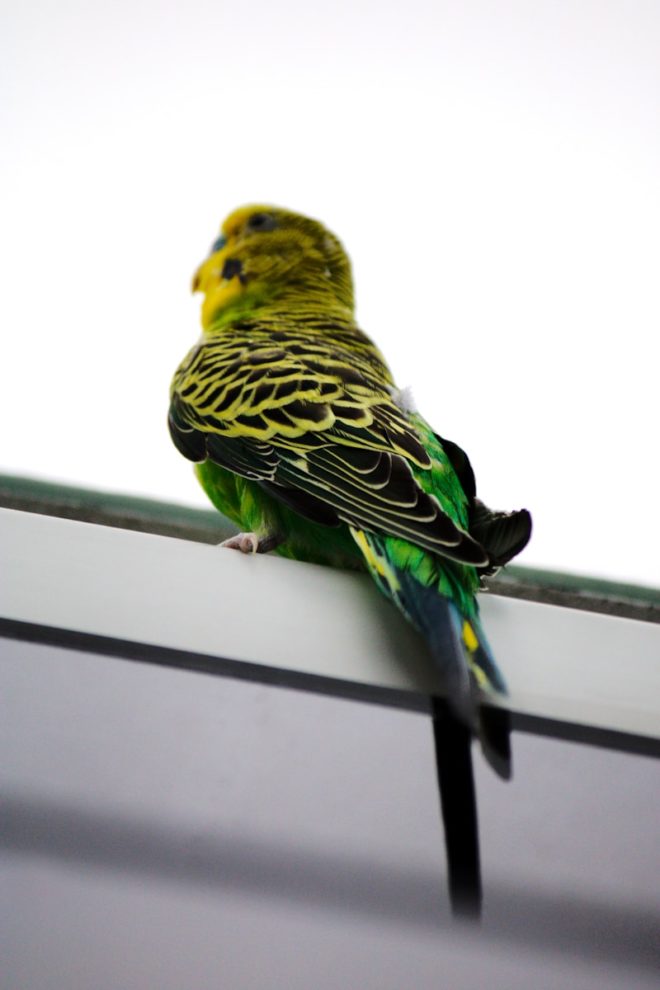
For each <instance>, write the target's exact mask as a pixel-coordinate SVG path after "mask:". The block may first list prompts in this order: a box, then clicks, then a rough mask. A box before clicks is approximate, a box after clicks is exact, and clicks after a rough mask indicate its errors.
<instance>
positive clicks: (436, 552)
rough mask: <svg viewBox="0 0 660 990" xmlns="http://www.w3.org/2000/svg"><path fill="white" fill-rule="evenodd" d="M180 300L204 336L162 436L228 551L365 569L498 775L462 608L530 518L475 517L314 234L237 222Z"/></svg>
mask: <svg viewBox="0 0 660 990" xmlns="http://www.w3.org/2000/svg"><path fill="white" fill-rule="evenodd" d="M193 288H194V289H195V290H198V291H200V292H201V293H203V296H204V299H203V305H202V327H203V332H202V336H201V339H200V340H199V342H198V343H197V344H196V345H195V346H194V347H193V349H192V350H191V351H190V352H189V354H188V355H187V357H186V358H185V359H184V361H183V362H182V363H181V365H180V366H179V368H178V369H177V372H176V374H175V376H174V381H173V383H172V388H171V406H170V414H169V425H170V431H171V435H172V438H173V440H174V443H175V444H176V446H177V448H178V449H179V450H180V451H181V453H182V454H184V456H185V457H187V458H189V459H190V460H191V461H194V462H196V471H197V475H198V478H199V480H200V482H201V484H202V485H203V487H204V489H205V491H206V492H207V494H208V495H209V497H210V499H211V501H212V502H213V503H214V505H216V506H217V508H218V509H220V510H221V511H222V512H223V513H224V514H225V515H226V516H227V517H229V519H231V520H233V521H234V522H235V523H236V524H237V526H238V527H239V528H240V529H241V530H242V531H243V532H242V533H241V534H240V535H239V536H237V537H234V538H233V539H231V540H229V541H227V545H229V546H231V547H235V548H238V549H240V550H244V551H259V552H264V551H267V550H276V551H277V552H278V553H280V554H284V555H286V556H287V557H293V558H297V559H300V560H306V561H313V562H317V563H324V564H331V565H335V566H340V567H352V568H364V567H366V569H367V570H368V571H369V572H370V574H371V576H372V577H373V579H374V580H375V582H376V584H377V585H378V587H379V588H380V590H381V591H382V592H383V593H384V594H385V595H387V596H388V598H390V599H391V600H392V601H393V602H394V603H395V605H396V606H397V607H398V608H399V609H400V610H401V611H402V612H403V614H404V615H405V616H406V618H407V619H408V620H409V621H410V622H412V623H413V625H414V626H416V627H417V629H418V630H419V631H420V632H421V633H422V634H423V635H424V636H425V637H426V639H427V641H428V643H429V645H430V648H431V652H432V654H433V656H434V658H435V660H436V662H437V664H438V665H439V668H440V671H441V673H442V676H443V680H444V685H445V689H446V693H447V696H448V698H449V701H450V704H451V706H452V707H453V710H454V711H455V712H456V713H457V714H458V716H459V717H460V718H461V719H462V720H463V721H464V722H466V723H467V724H468V725H469V726H470V727H471V728H472V729H473V731H475V732H477V733H478V734H479V735H480V736H481V738H482V742H484V748H485V751H486V752H487V755H489V756H490V758H491V761H492V762H493V763H494V765H495V766H496V768H497V769H498V770H499V772H500V773H502V774H503V775H504V776H506V775H507V774H508V757H507V755H506V754H501V753H500V754H497V753H493V752H490V754H489V753H488V750H489V748H490V749H491V750H492V749H493V747H489V744H488V740H487V739H485V736H486V735H487V733H486V732H485V731H484V726H483V719H482V718H481V711H482V709H481V705H480V700H481V699H482V698H483V697H487V696H488V695H489V694H497V693H502V692H504V691H505V685H504V681H503V678H502V676H501V674H500V672H499V671H498V668H497V666H496V664H495V662H494V660H493V657H492V654H491V651H490V649H489V647H488V644H487V641H486V638H485V636H484V632H483V629H482V627H481V623H480V621H479V615H478V607H477V602H476V597H475V596H476V592H477V590H478V588H479V585H480V579H481V577H482V576H483V575H487V574H489V573H492V572H493V571H494V570H495V569H496V568H497V567H499V566H500V565H502V564H504V563H506V562H507V561H508V560H510V559H511V557H512V556H514V554H516V553H517V552H518V551H519V550H521V549H522V548H523V547H524V545H525V544H526V543H527V540H528V539H529V534H530V529H531V519H530V516H529V513H528V512H527V511H526V510H520V511H518V512H513V513H503V512H492V511H491V510H489V509H487V508H486V506H485V505H484V504H483V503H482V502H480V501H479V500H478V499H477V498H476V491H475V482H474V475H473V473H472V469H471V467H470V462H469V460H468V458H467V457H466V455H465V454H464V453H463V451H462V450H461V449H460V448H459V447H458V446H457V445H456V444H454V443H451V442H450V441H448V440H445V439H443V438H442V437H440V436H439V435H438V434H436V433H435V432H434V431H433V429H432V428H431V427H430V426H429V425H428V423H427V422H426V421H425V420H424V419H423V418H422V416H420V415H419V414H418V413H417V412H416V411H414V409H413V408H412V406H411V404H410V403H409V401H408V400H407V397H406V395H405V393H402V392H400V391H399V390H398V389H397V387H396V385H395V383H394V380H393V378H392V375H391V373H390V371H389V369H388V367H387V364H386V363H385V359H384V358H383V356H382V354H381V353H380V351H379V350H378V349H377V347H376V346H375V345H374V344H373V342H372V341H371V340H370V339H369V337H367V335H366V334H365V333H363V331H362V330H360V328H359V327H358V326H357V324H356V322H355V317H354V305H353V283H352V277H351V268H350V263H349V260H348V257H347V255H346V253H345V251H344V249H343V248H342V245H341V244H340V242H339V240H338V239H337V238H336V237H335V236H334V235H333V234H332V233H330V232H329V231H328V230H326V228H325V227H324V226H322V224H320V223H319V222H317V221H316V220H312V219H309V218H307V217H304V216H301V215H298V214H295V213H292V212H289V211H288V210H284V209H279V208H275V207H271V206H248V207H243V208H241V209H238V210H236V211H235V212H234V213H232V214H231V216H230V217H229V218H228V219H227V220H226V221H225V223H224V224H223V226H222V231H221V235H220V237H218V239H217V240H216V241H215V243H214V244H213V246H212V248H211V251H210V254H209V256H208V258H207V259H206V261H204V262H203V264H202V265H201V267H200V268H199V270H198V271H197V273H196V275H195V278H194V282H193ZM494 748H495V749H497V746H496V745H495V747H494Z"/></svg>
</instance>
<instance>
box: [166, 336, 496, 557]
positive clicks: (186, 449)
mask: <svg viewBox="0 0 660 990" xmlns="http://www.w3.org/2000/svg"><path fill="white" fill-rule="evenodd" d="M169 422H170V430H171V433H172V437H173V439H174V442H175V444H176V445H177V447H178V448H179V450H180V451H181V453H183V454H184V455H185V456H186V457H188V458H189V459H190V460H193V461H203V460H205V459H206V458H210V459H211V460H212V461H215V462H216V463H218V464H220V465H222V466H223V467H225V468H227V469H228V470H230V471H233V472H235V473H236V474H239V475H242V476H243V477H246V478H251V479H254V480H256V481H258V482H260V483H261V484H262V485H263V486H264V487H265V488H267V490H268V491H269V492H271V493H272V494H274V495H276V496H277V497H278V498H280V499H281V500H282V501H283V502H285V503H287V504H288V505H290V506H291V507H292V508H294V509H295V510H296V511H299V512H301V514H303V515H306V516H308V517H309V518H313V519H316V521H318V522H323V523H325V524H326V525H331V524H332V523H333V522H335V523H336V522H338V521H343V522H346V523H348V524H349V525H353V526H356V527H358V528H361V529H367V530H373V531H379V532H385V533H388V534H390V535H392V536H397V537H401V538H403V539H407V540H410V541H411V542H413V543H416V544H418V545H419V546H421V547H424V548H425V549H427V550H430V551H432V552H434V553H442V554H444V555H445V556H448V557H451V558H453V559H454V560H457V561H460V562H463V563H468V564H473V565H475V566H484V565H486V564H487V563H488V555H487V554H486V553H485V551H484V550H483V548H482V547H481V546H480V544H479V543H477V542H476V540H474V539H473V538H472V537H471V536H470V535H469V534H468V533H467V532H465V531H464V530H463V529H462V528H461V527H460V526H459V525H458V524H457V523H456V522H455V521H454V520H453V519H452V518H450V516H449V515H448V514H447V513H446V512H445V511H443V509H442V507H441V505H440V502H439V501H438V499H437V498H436V497H435V495H433V494H432V493H428V492H426V491H424V490H423V488H422V486H421V485H420V484H419V482H418V481H417V479H416V477H415V474H414V473H413V469H416V470H418V471H422V472H423V471H424V470H429V469H430V468H431V460H430V458H429V455H428V453H427V451H426V450H425V448H424V446H423V445H422V443H421V442H420V440H419V437H418V435H417V433H416V431H415V429H414V427H413V425H412V424H411V423H410V422H409V420H408V418H407V417H406V415H405V413H403V412H402V410H401V409H399V407H398V406H397V405H396V403H395V402H394V401H393V399H392V395H391V391H390V389H389V388H388V385H387V383H386V382H384V381H383V376H382V367H381V366H380V363H379V361H378V359H377V357H376V358H375V359H374V360H370V357H369V354H368V351H366V350H365V353H362V354H359V353H358V354H353V353H352V352H348V351H344V350H342V349H339V348H329V347H328V346H327V344H324V342H323V341H317V340H315V339H312V340H311V341H310V340H309V339H308V338H306V337H305V336H304V335H301V334H296V333H295V332H293V331H292V332H288V333H286V332H280V333H277V334H275V333H269V334H268V335H266V334H261V335H259V334H257V333H256V332H255V330H254V328H253V327H249V326H248V327H247V329H246V330H244V331H243V332H240V331H237V330H236V329H234V332H232V334H231V337H227V338H226V339H223V338H222V337H219V338H213V339H210V340H206V341H204V342H203V343H202V344H200V345H198V347H196V348H194V349H193V351H191V353H190V354H189V355H188V357H187V359H186V360H185V361H184V362H183V364H182V365H181V366H180V368H179V370H178V372H177V374H176V376H175V379H174V383H173V388H172V401H171V406H170V416H169ZM436 467H437V463H436ZM447 467H448V469H449V470H452V469H451V467H450V463H449V460H447Z"/></svg>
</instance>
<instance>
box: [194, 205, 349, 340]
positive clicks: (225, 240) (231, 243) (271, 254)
mask: <svg viewBox="0 0 660 990" xmlns="http://www.w3.org/2000/svg"><path fill="white" fill-rule="evenodd" d="M192 287H193V292H203V293H204V302H203V304H202V325H203V326H204V328H205V329H207V328H209V327H210V326H211V325H215V324H216V323H221V322H224V321H223V316H225V314H226V316H227V317H231V318H233V317H234V316H237V315H239V314H241V313H243V312H249V311H254V310H255V309H256V308H259V307H262V306H266V307H270V308H276V307H277V306H278V305H282V306H283V307H286V309H287V310H292V309H294V308H298V307H302V308H305V307H308V308H312V307H314V306H318V305H322V306H323V309H324V311H328V310H330V311H332V310H333V309H337V310H341V311H342V315H343V316H346V315H351V314H352V311H353V281H352V277H351V266H350V262H349V260H348V257H347V256H346V252H345V251H344V249H343V247H342V246H341V244H340V242H339V241H338V239H337V238H336V237H335V235H334V234H331V233H330V231H328V230H326V229H325V227H324V226H323V225H322V224H320V223H319V222H318V221H317V220H311V219H309V218H308V217H304V216H301V215H300V214H297V213H291V212H289V211H288V210H283V209H280V208H278V207H274V206H243V207H241V208H240V209H238V210H235V211H234V213H232V214H231V215H230V216H229V217H228V218H227V219H226V220H225V222H224V223H223V225H222V228H221V233H220V236H219V237H218V239H217V240H216V241H215V242H214V243H213V245H212V247H211V251H210V254H209V256H208V258H207V259H206V261H204V262H203V263H202V264H201V265H200V267H199V268H198V269H197V271H196V273H195V276H194V278H193V285H192Z"/></svg>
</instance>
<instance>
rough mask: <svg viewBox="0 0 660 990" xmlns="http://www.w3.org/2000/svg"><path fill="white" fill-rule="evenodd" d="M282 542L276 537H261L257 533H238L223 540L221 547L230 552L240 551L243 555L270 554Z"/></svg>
mask: <svg viewBox="0 0 660 990" xmlns="http://www.w3.org/2000/svg"><path fill="white" fill-rule="evenodd" d="M279 542H280V541H279V540H278V539H277V537H275V536H259V535H258V534H257V533H237V534H236V536H230V537H229V539H228V540H223V542H222V543H221V544H220V546H221V547H226V548H227V549H228V550H240V551H241V553H268V551H269V550H273V549H274V548H275V547H276V546H277V544H278V543H279Z"/></svg>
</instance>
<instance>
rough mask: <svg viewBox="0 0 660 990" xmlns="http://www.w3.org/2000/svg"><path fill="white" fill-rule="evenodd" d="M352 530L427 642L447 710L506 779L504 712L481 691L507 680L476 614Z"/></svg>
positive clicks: (378, 577)
mask: <svg viewBox="0 0 660 990" xmlns="http://www.w3.org/2000/svg"><path fill="white" fill-rule="evenodd" d="M352 532H353V537H354V539H355V541H356V543H357V544H358V546H359V547H360V549H361V550H362V553H363V554H364V558H365V561H366V563H367V565H368V567H369V570H370V571H371V574H372V576H373V578H374V579H375V581H376V583H377V585H378V586H379V588H380V589H381V591H382V592H383V593H384V594H385V595H387V597H388V598H391V599H392V600H393V601H394V602H395V603H396V604H397V605H398V607H399V608H400V609H401V611H402V612H403V613H404V615H406V616H407V618H408V619H409V620H410V621H411V622H412V624H413V625H414V626H416V627H417V629H419V631H420V632H421V633H422V634H423V635H424V637H425V638H426V640H427V641H428V643H429V646H430V648H431V653H432V654H433V657H434V659H435V661H436V663H437V665H438V667H439V669H440V673H441V675H442V679H443V684H444V687H445V692H446V696H447V701H448V703H449V705H450V707H451V709H452V710H453V711H454V713H455V714H456V715H457V717H458V718H459V719H460V720H461V722H463V723H464V724H465V725H467V726H468V727H469V728H470V729H471V730H472V731H473V732H474V734H475V735H476V736H478V737H479V740H480V742H481V747H482V749H483V752H484V756H485V757H486V759H487V760H488V762H489V763H490V765H491V766H492V767H493V769H494V770H495V771H496V773H498V774H499V775H500V776H501V777H504V778H505V779H508V778H509V777H510V776H511V749H510V742H509V719H508V712H507V711H506V710H504V709H502V708H498V707H496V706H492V705H484V704H483V703H482V700H481V698H483V695H491V696H492V697H496V696H498V695H503V694H506V693H507V691H506V684H505V682H504V678H503V677H502V674H501V672H500V670H499V668H498V666H497V664H496V662H495V659H494V657H493V654H492V652H491V649H490V646H489V645H488V640H487V639H486V636H485V633H484V631H483V628H482V626H481V623H480V621H479V619H478V617H477V615H476V614H472V615H470V616H467V615H464V614H463V613H462V612H461V610H460V609H459V607H458V605H456V604H455V602H454V601H452V600H451V599H449V598H447V597H445V596H444V595H441V594H440V593H439V592H438V590H437V589H436V588H435V587H429V586H427V585H425V584H422V582H421V581H418V580H417V579H416V578H415V577H414V576H413V574H411V573H410V572H409V571H407V570H403V569H401V568H398V567H396V565H395V564H394V563H393V562H392V560H391V558H390V555H389V554H388V552H387V549H386V546H385V545H384V543H383V541H382V539H381V538H380V537H378V536H377V535H376V534H373V533H367V532H365V531H362V530H357V529H355V530H352ZM480 695H481V697H480Z"/></svg>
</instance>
